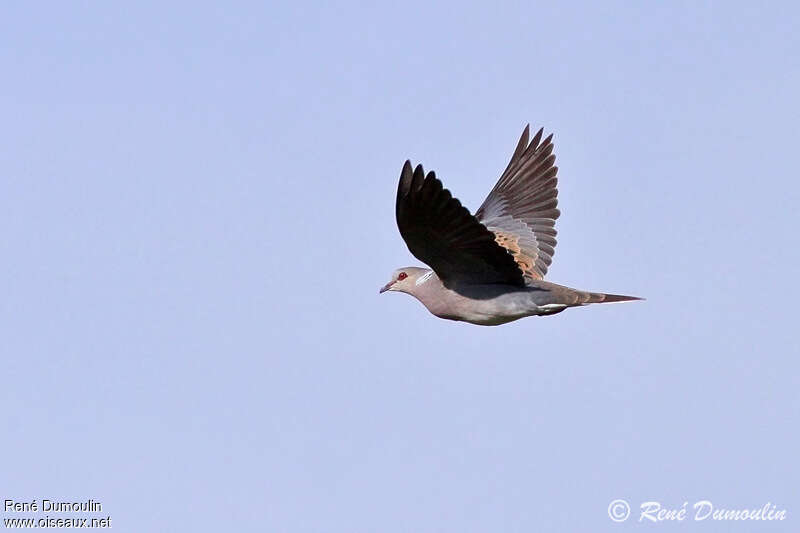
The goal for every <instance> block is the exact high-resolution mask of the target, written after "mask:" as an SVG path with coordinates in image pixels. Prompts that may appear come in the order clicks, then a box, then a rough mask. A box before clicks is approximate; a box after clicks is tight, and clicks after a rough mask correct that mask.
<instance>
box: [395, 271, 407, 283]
mask: <svg viewBox="0 0 800 533" xmlns="http://www.w3.org/2000/svg"><path fill="white" fill-rule="evenodd" d="M407 277H408V274H406V273H405V272H400V273H399V274H398V275H397V281H403V280H404V279H406V278H407Z"/></svg>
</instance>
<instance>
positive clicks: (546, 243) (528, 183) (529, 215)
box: [475, 126, 561, 281]
mask: <svg viewBox="0 0 800 533" xmlns="http://www.w3.org/2000/svg"><path fill="white" fill-rule="evenodd" d="M542 132H543V130H541V129H540V130H539V131H538V132H537V133H536V135H534V137H533V139H532V140H531V141H530V143H528V136H529V134H530V126H526V127H525V131H523V132H522V137H520V139H519V143H517V149H516V150H514V155H513V156H511V161H510V162H509V163H508V167H506V170H505V172H503V175H502V176H500V179H499V180H498V182H497V184H496V185H495V186H494V188H493V189H492V192H490V193H489V196H487V197H486V200H484V202H483V205H481V207H480V208H479V209H478V210H477V211H476V212H475V217H476V218H477V219H478V220H479V221H480V222H481V223H483V224H484V225H485V226H486V227H487V228H488V229H489V230H491V231H492V232H493V233H494V235H495V240H496V242H497V243H498V244H500V245H501V246H503V247H504V248H506V249H507V250H508V251H509V252H510V253H511V254H512V255H513V257H514V260H515V261H516V263H517V265H519V268H520V269H521V270H522V271H523V272H524V275H525V279H526V281H531V280H534V279H542V278H544V275H545V274H547V267H549V266H550V263H552V262H553V254H554V253H555V246H556V230H555V224H556V219H557V218H558V216H559V215H560V214H561V213H560V212H559V210H558V209H556V206H557V205H558V189H556V185H557V183H558V179H557V178H556V173H557V172H558V167H556V166H555V165H554V163H555V161H556V156H555V155H554V154H553V143H552V139H553V135H552V134H551V135H549V136H548V137H547V138H546V139H545V140H544V141H542ZM540 141H541V144H540Z"/></svg>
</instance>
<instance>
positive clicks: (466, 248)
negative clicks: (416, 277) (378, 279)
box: [395, 161, 525, 286]
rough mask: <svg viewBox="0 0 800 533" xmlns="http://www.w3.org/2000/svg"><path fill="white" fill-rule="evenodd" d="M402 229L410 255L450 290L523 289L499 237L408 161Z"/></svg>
mask: <svg viewBox="0 0 800 533" xmlns="http://www.w3.org/2000/svg"><path fill="white" fill-rule="evenodd" d="M395 212H396V216H397V227H398V228H399V229H400V234H401V235H402V236H403V239H404V240H405V241H406V244H407V245H408V249H409V250H410V251H411V253H412V254H414V256H415V257H416V258H417V259H419V260H420V261H422V262H424V263H426V264H427V265H429V266H430V267H431V268H432V269H433V270H434V271H435V272H436V275H438V276H439V277H440V278H441V279H442V281H444V282H445V284H448V283H451V282H460V283H471V284H479V283H504V284H509V285H517V286H523V285H524V284H525V279H524V278H523V274H522V271H521V270H520V269H519V268H518V266H517V263H516V262H515V261H514V257H513V256H512V255H511V254H510V253H509V252H508V250H507V249H506V248H504V247H502V246H500V245H499V244H498V243H497V241H496V240H495V234H494V233H492V232H491V231H489V230H488V229H487V228H486V227H485V226H484V225H483V224H481V223H480V222H478V220H477V219H476V218H475V217H474V216H472V215H471V214H470V212H469V211H468V210H467V208H465V207H464V206H462V205H461V202H459V201H458V200H457V199H456V198H453V196H452V195H451V194H450V191H448V190H447V189H445V188H444V187H443V186H442V182H441V181H439V180H438V179H436V175H435V174H434V173H433V172H429V173H428V175H427V176H425V171H424V170H423V169H422V165H418V166H417V168H416V169H415V170H414V171H413V172H412V170H411V162H410V161H406V164H405V165H403V171H402V172H401V174H400V184H399V185H398V188H397V203H396V209H395Z"/></svg>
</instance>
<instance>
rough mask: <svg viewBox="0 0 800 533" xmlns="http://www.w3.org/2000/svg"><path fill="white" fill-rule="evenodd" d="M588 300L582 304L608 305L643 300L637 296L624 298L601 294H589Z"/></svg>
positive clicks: (617, 295)
mask: <svg viewBox="0 0 800 533" xmlns="http://www.w3.org/2000/svg"><path fill="white" fill-rule="evenodd" d="M587 294H588V299H587V300H585V301H584V302H583V304H584V305H585V304H610V303H615V302H631V301H634V300H644V298H639V297H638V296H625V295H623V294H605V293H602V292H590V293H587Z"/></svg>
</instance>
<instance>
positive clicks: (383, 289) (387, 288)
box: [378, 281, 394, 294]
mask: <svg viewBox="0 0 800 533" xmlns="http://www.w3.org/2000/svg"><path fill="white" fill-rule="evenodd" d="M392 285H394V281H390V282H389V283H387V284H386V285H384V286H383V287H381V290H379V291H378V294H383V293H384V292H386V291H388V290H389V289H390V288H391V287H392Z"/></svg>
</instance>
